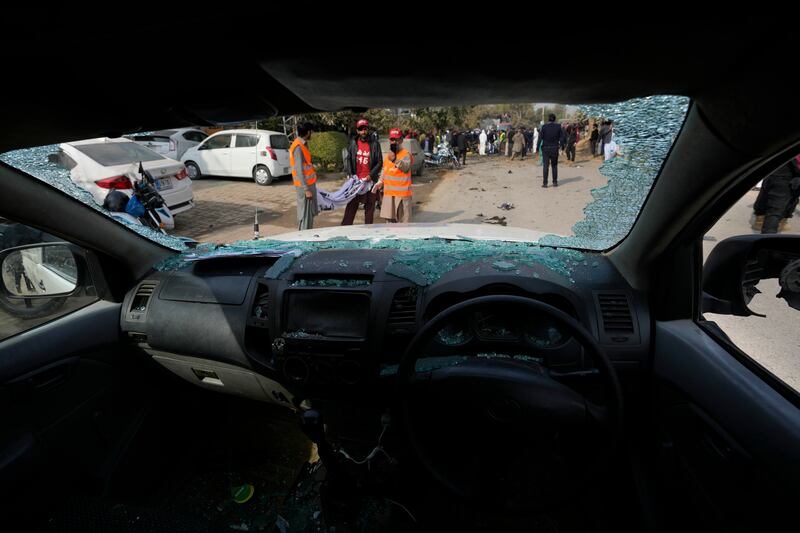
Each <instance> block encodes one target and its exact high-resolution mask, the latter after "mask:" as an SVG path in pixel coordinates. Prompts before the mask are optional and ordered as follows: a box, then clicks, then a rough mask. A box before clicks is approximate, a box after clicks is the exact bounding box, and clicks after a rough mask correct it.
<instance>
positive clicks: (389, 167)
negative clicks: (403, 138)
mask: <svg viewBox="0 0 800 533" xmlns="http://www.w3.org/2000/svg"><path fill="white" fill-rule="evenodd" d="M406 156H409V157H410V154H409V153H408V150H405V149H401V150H400V151H399V152H397V155H396V156H395V161H398V160H400V159H403V158H404V157H406ZM383 194H385V195H388V196H411V167H409V169H408V172H402V171H401V170H400V169H399V168H397V167H396V166H395V164H394V163H393V162H392V161H389V156H388V155H387V156H386V157H385V158H384V159H383Z"/></svg>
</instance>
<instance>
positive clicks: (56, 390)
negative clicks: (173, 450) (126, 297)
mask: <svg viewBox="0 0 800 533" xmlns="http://www.w3.org/2000/svg"><path fill="white" fill-rule="evenodd" d="M109 222H110V221H109ZM107 269H108V267H107V265H106V264H105V259H101V257H100V256H99V255H97V254H95V253H94V252H92V251H90V250H87V249H84V248H82V247H80V246H76V245H74V244H71V243H69V242H66V241H64V240H63V239H60V238H56V237H54V236H52V235H49V234H47V233H44V232H42V231H39V230H37V229H35V228H33V227H30V226H27V225H24V224H20V223H17V222H15V221H14V220H11V219H8V218H0V272H2V273H3V275H2V279H0V354H2V357H0V419H2V420H3V423H2V424H0V501H2V503H0V509H2V511H0V512H3V516H4V517H8V516H9V514H8V513H11V512H13V511H18V510H20V509H22V508H25V507H26V506H27V504H26V499H27V498H26V497H25V496H24V494H30V493H31V491H34V492H35V491H36V490H38V488H37V487H42V486H48V490H49V491H53V493H54V494H55V493H59V492H61V493H66V492H63V491H65V490H69V489H68V487H69V486H70V485H71V486H73V487H74V486H81V487H85V488H87V489H88V490H89V491H90V492H92V493H96V494H102V493H103V491H104V490H105V486H106V484H107V482H108V480H109V476H110V474H111V471H112V469H113V468H114V466H115V465H116V464H117V462H116V461H117V460H118V459H119V457H120V456H121V450H122V449H124V447H125V445H126V439H127V438H128V436H129V435H130V432H131V431H132V429H133V428H134V427H135V425H136V423H137V420H139V419H140V417H141V416H142V413H143V412H144V409H145V405H146V401H144V400H143V398H144V396H142V395H141V393H142V392H145V396H147V393H146V391H145V390H144V389H141V385H142V383H143V382H146V379H144V378H141V379H140V375H139V374H138V372H139V371H138V370H137V369H136V368H135V367H132V366H131V365H129V363H130V362H132V361H133V359H132V358H131V353H130V350H129V348H127V346H126V344H125V343H122V342H121V339H120V338H119V316H120V303H118V302H115V301H114V298H113V296H112V295H111V293H110V292H109V288H108V285H107V283H106V278H105V276H104V273H103V272H104V271H106V270H107ZM134 376H138V377H136V378H134ZM131 378H133V379H134V380H135V381H137V382H138V384H137V385H135V386H133V389H137V388H138V389H139V391H138V392H136V393H135V394H134V395H129V394H128V393H129V392H130V391H131V390H132V388H131V385H132V384H133V383H132V382H131V381H129V380H130V379H131ZM134 398H135V400H134ZM28 507H29V506H28ZM6 511H8V513H7V512H6ZM12 522H13V521H12ZM12 522H9V523H12Z"/></svg>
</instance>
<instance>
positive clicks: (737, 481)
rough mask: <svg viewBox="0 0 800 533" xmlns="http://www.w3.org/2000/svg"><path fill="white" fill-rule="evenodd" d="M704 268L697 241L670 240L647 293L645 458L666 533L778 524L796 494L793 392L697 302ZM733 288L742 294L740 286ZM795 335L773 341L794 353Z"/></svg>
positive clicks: (788, 515)
mask: <svg viewBox="0 0 800 533" xmlns="http://www.w3.org/2000/svg"><path fill="white" fill-rule="evenodd" d="M748 209H749V208H748ZM726 220H728V219H727V218H726ZM758 238H759V236H757V235H751V236H748V237H747V239H745V240H754V239H758ZM710 242H713V241H710ZM723 242H724V241H723ZM797 244H798V243H797V242H796V243H795V245H794V246H795V248H796V250H795V252H796V253H797V254H800V246H797ZM722 263H723V264H724V263H726V261H723V262H722ZM734 266H735V267H736V268H739V267H740V266H739V265H734ZM702 267H703V253H702V241H701V239H700V238H698V239H695V240H693V241H692V242H689V243H686V244H684V245H679V246H676V247H675V248H673V249H672V250H670V252H669V254H668V255H667V256H665V258H664V260H663V261H662V266H661V267H660V268H661V269H663V271H661V272H659V273H658V274H657V275H658V277H659V279H660V280H662V287H660V288H659V289H658V290H657V291H656V292H657V294H654V296H653V300H654V301H655V302H657V303H656V309H655V310H654V315H655V316H656V317H657V319H656V320H655V323H654V339H655V343H654V346H653V352H654V363H653V385H654V387H653V389H654V396H653V407H654V412H653V414H654V417H653V422H654V423H653V427H652V434H651V436H652V438H653V441H652V448H651V449H650V455H649V459H651V460H652V465H653V470H652V473H653V479H655V480H657V489H656V491H655V493H654V496H655V497H656V499H657V500H658V501H659V507H660V509H661V515H660V520H661V521H662V524H666V525H665V530H669V528H670V527H679V526H680V525H681V524H683V525H685V524H694V526H693V529H698V530H708V531H757V530H763V531H776V530H778V529H782V528H783V527H784V526H782V524H785V523H786V521H787V520H793V518H794V517H793V509H794V507H793V505H794V502H796V500H797V497H798V495H800V491H798V486H797V479H800V409H799V407H800V396H798V394H797V391H796V390H792V389H791V387H789V386H787V385H786V384H785V383H783V382H782V381H781V379H780V378H779V377H778V376H776V374H775V373H773V372H770V371H769V370H767V369H766V368H765V367H764V365H763V364H759V363H758V362H756V361H754V360H753V358H752V357H750V356H748V354H745V353H744V352H743V350H742V349H741V348H739V347H738V346H737V345H736V344H735V343H734V342H733V341H732V340H731V337H729V336H728V335H727V334H726V333H725V332H724V331H723V329H722V328H721V327H720V325H719V324H717V323H716V322H713V321H712V320H711V319H710V318H711V317H710V315H709V314H708V312H707V311H708V305H709V304H708V303H706V304H705V305H706V308H703V307H702V305H703V304H702V302H704V301H708V298H705V299H704V298H702V297H701V281H700V280H702V279H704V275H703V273H702V272H701V269H702ZM733 270H735V269H733ZM752 271H753V270H752V269H751V268H749V267H748V269H745V268H744V267H743V266H741V269H740V270H739V272H752ZM705 277H706V278H708V273H706V274H705ZM715 279H720V278H719V277H716V278H715ZM738 290H739V291H742V292H743V289H742V287H741V286H740V287H739V288H738ZM692 293H693V294H694V296H693V297H691V298H689V300H687V302H685V303H686V305H683V306H675V305H674V303H675V301H676V298H677V297H676V296H670V295H678V294H684V295H686V294H692ZM740 294H741V292H740ZM772 295H774V292H773V293H772V294H771V295H770V297H769V299H768V300H769V301H770V302H771V303H770V309H778V308H779V306H780V307H782V308H783V309H785V311H780V312H782V313H784V312H785V313H793V314H795V315H796V317H795V324H796V323H797V322H796V319H797V318H800V311H796V310H794V309H786V307H787V306H786V305H785V304H783V302H775V298H774V297H773V296H772ZM670 301H672V302H673V305H670V304H669V303H668V302H670ZM772 302H775V303H772ZM715 304H716V307H712V309H713V311H714V312H723V311H721V309H722V307H721V306H720V304H719V301H716V302H715ZM681 308H685V309H686V311H681V310H680V309H681ZM768 315H769V312H768ZM751 318H752V319H755V320H763V318H759V317H751ZM767 318H769V316H768V317H767ZM756 327H761V328H763V327H768V323H767V322H761V325H760V326H759V325H757V326H756ZM796 332H797V329H796V328H788V329H784V332H783V334H782V335H781V336H775V337H773V338H772V340H773V342H775V343H784V344H785V346H786V348H787V349H788V350H789V351H791V350H792V346H793V347H794V348H793V350H794V352H795V354H797V345H798V341H800V336H798V335H797V333H796ZM765 351H766V352H768V353H769V352H774V351H776V350H765ZM795 365H796V363H795Z"/></svg>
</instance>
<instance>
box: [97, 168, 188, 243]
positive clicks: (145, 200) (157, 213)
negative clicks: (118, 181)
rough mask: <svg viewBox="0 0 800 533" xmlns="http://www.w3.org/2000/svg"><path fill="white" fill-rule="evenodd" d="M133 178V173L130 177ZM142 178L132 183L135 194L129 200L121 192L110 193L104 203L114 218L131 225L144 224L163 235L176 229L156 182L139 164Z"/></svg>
mask: <svg viewBox="0 0 800 533" xmlns="http://www.w3.org/2000/svg"><path fill="white" fill-rule="evenodd" d="M131 174H132V173H131ZM138 174H139V178H136V177H135V175H134V176H130V177H132V178H133V179H132V180H131V181H132V182H133V194H132V195H131V196H130V197H128V195H127V194H125V193H124V192H122V191H115V190H112V191H109V193H108V194H107V195H106V198H105V200H104V201H103V207H104V208H106V209H107V210H108V211H109V213H110V214H111V217H112V218H114V219H116V220H120V221H123V222H126V223H128V224H141V225H144V226H148V227H150V228H152V229H154V230H156V231H160V232H161V233H166V231H164V230H166V229H173V228H174V227H175V219H174V218H173V216H172V213H171V212H170V210H169V207H167V204H166V202H165V201H164V198H163V197H162V196H161V194H159V192H158V190H157V189H156V186H155V183H156V180H155V178H153V175H152V174H150V172H148V171H146V170H145V169H144V167H142V163H141V162H140V163H139V170H138Z"/></svg>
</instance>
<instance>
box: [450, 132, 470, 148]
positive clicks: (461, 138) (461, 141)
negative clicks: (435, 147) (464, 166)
mask: <svg viewBox="0 0 800 533" xmlns="http://www.w3.org/2000/svg"><path fill="white" fill-rule="evenodd" d="M453 142H454V143H455V145H456V148H458V149H459V151H461V150H466V148H467V136H466V135H464V134H463V133H459V134H458V135H456V137H455V139H453Z"/></svg>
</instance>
